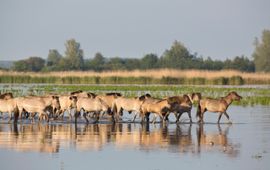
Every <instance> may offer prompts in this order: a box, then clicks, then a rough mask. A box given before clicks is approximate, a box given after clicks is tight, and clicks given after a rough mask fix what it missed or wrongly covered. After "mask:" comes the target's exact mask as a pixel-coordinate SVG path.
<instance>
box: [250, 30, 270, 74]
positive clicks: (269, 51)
mask: <svg viewBox="0 0 270 170" xmlns="http://www.w3.org/2000/svg"><path fill="white" fill-rule="evenodd" d="M252 56H253V58H254V63H255V69H256V71H265V72H270V30H263V32H262V37H261V42H259V40H258V39H257V38H256V39H255V50H254V52H253V55H252Z"/></svg>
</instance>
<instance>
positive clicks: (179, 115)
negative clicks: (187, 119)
mask: <svg viewBox="0 0 270 170" xmlns="http://www.w3.org/2000/svg"><path fill="white" fill-rule="evenodd" d="M182 114H183V113H181V112H179V113H178V116H177V118H176V122H177V123H179V120H180V117H181V116H182Z"/></svg>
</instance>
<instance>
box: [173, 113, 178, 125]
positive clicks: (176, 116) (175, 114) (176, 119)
mask: <svg viewBox="0 0 270 170" xmlns="http://www.w3.org/2000/svg"><path fill="white" fill-rule="evenodd" d="M173 113H174V116H175V123H178V115H177V113H178V112H173Z"/></svg>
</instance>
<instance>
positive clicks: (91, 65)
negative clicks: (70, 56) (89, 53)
mask: <svg viewBox="0 0 270 170" xmlns="http://www.w3.org/2000/svg"><path fill="white" fill-rule="evenodd" d="M105 63H106V58H105V57H103V55H102V54H101V53H100V52H97V53H96V54H95V57H94V58H93V59H91V60H88V61H87V62H86V63H85V69H87V70H95V71H102V70H103V69H104V68H105Z"/></svg>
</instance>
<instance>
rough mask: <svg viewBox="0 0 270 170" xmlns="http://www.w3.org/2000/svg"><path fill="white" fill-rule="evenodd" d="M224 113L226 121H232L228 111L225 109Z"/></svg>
mask: <svg viewBox="0 0 270 170" xmlns="http://www.w3.org/2000/svg"><path fill="white" fill-rule="evenodd" d="M224 115H225V116H226V118H227V119H228V123H232V122H231V121H230V116H229V115H228V113H227V112H226V111H225V112H224Z"/></svg>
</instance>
